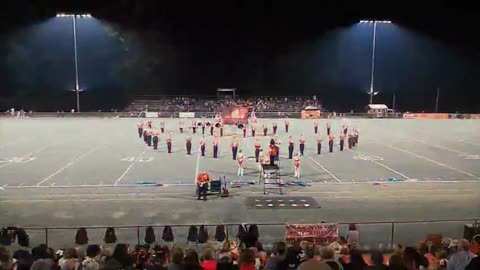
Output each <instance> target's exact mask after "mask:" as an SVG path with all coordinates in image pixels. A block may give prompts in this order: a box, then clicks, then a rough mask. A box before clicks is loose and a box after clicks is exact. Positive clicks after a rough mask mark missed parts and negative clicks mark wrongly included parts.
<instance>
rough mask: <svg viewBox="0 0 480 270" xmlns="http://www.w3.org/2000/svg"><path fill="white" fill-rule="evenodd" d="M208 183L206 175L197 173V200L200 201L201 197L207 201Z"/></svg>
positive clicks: (208, 179) (208, 178)
mask: <svg viewBox="0 0 480 270" xmlns="http://www.w3.org/2000/svg"><path fill="white" fill-rule="evenodd" d="M209 182H210V176H209V175H208V174H207V173H206V172H203V173H199V174H198V176H197V188H198V192H197V193H198V199H199V200H200V199H201V198H202V197H203V200H204V201H206V200H207V190H208V183H209Z"/></svg>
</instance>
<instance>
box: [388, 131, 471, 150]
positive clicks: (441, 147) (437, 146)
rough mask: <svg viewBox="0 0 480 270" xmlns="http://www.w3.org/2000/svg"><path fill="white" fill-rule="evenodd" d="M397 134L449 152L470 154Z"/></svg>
mask: <svg viewBox="0 0 480 270" xmlns="http://www.w3.org/2000/svg"><path fill="white" fill-rule="evenodd" d="M397 136H399V137H403V138H407V139H408V140H413V141H417V142H419V143H422V144H425V145H430V146H433V147H436V148H440V149H444V150H447V151H450V152H453V153H457V154H460V155H470V154H469V153H466V152H462V151H457V150H454V149H451V148H448V147H444V146H441V145H437V144H431V143H426V142H424V141H421V140H418V139H415V138H412V137H409V136H402V135H397Z"/></svg>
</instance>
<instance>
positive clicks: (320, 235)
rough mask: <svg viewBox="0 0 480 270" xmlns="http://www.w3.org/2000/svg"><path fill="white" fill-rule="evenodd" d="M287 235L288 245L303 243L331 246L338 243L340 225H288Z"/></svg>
mask: <svg viewBox="0 0 480 270" xmlns="http://www.w3.org/2000/svg"><path fill="white" fill-rule="evenodd" d="M286 235H287V239H286V242H287V243H288V244H293V243H300V242H302V241H306V242H311V243H315V244H317V245H324V244H330V243H332V242H335V241H337V238H338V224H336V223H319V224H287V225H286Z"/></svg>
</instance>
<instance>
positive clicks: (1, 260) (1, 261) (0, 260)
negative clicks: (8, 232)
mask: <svg viewBox="0 0 480 270" xmlns="http://www.w3.org/2000/svg"><path fill="white" fill-rule="evenodd" d="M12 267H13V261H12V256H10V252H9V251H8V250H7V249H6V248H5V247H3V246H0V270H9V269H12Z"/></svg>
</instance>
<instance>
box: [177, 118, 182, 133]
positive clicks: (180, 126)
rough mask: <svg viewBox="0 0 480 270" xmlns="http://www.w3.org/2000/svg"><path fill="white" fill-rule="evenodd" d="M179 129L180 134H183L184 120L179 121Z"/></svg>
mask: <svg viewBox="0 0 480 270" xmlns="http://www.w3.org/2000/svg"><path fill="white" fill-rule="evenodd" d="M178 128H179V129H180V133H183V121H182V120H179V121H178Z"/></svg>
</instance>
